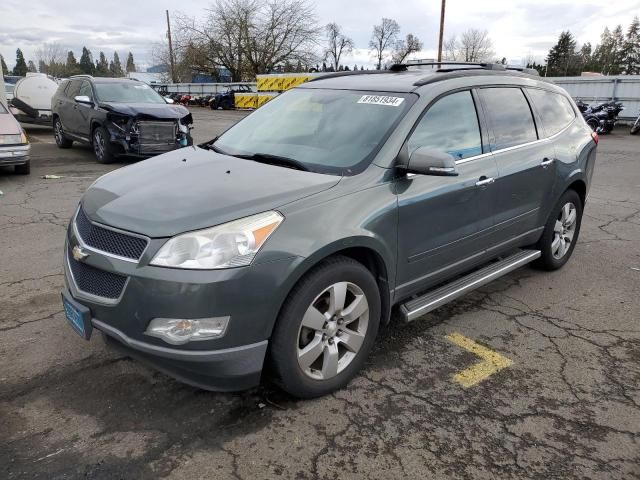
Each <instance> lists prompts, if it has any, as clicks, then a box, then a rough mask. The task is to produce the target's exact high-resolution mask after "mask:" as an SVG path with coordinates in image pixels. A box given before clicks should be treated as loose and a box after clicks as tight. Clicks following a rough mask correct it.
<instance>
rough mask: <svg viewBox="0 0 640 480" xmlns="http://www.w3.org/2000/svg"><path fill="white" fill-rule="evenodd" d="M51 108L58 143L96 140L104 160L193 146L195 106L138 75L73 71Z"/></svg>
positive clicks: (95, 146) (67, 145) (66, 144)
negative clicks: (170, 99)
mask: <svg viewBox="0 0 640 480" xmlns="http://www.w3.org/2000/svg"><path fill="white" fill-rule="evenodd" d="M51 111H52V120H53V132H54V136H55V140H56V144H57V145H58V147H60V148H70V147H71V146H72V145H73V142H74V141H77V142H83V143H90V144H91V145H92V146H93V151H94V153H95V155H96V159H97V160H98V162H100V163H111V162H112V161H114V159H115V158H117V157H120V156H130V157H137V158H149V157H153V156H155V155H159V154H161V153H165V152H168V151H170V150H175V149H177V148H181V147H186V146H189V145H193V139H192V138H191V133H190V132H191V128H192V124H193V118H192V117H191V114H190V113H189V110H187V108H185V107H183V106H181V105H171V104H168V103H167V101H166V100H165V99H164V98H163V97H162V96H161V95H159V94H158V93H157V92H156V91H154V90H153V89H152V88H151V87H150V86H149V85H147V84H146V83H143V82H138V81H136V80H130V79H126V78H95V77H92V76H90V75H77V76H73V77H71V78H69V79H68V80H65V81H63V82H62V83H61V84H60V87H59V88H58V90H57V92H56V94H55V95H54V96H53V98H52V100H51Z"/></svg>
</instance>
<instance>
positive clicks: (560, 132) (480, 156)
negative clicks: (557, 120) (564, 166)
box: [456, 117, 577, 165]
mask: <svg viewBox="0 0 640 480" xmlns="http://www.w3.org/2000/svg"><path fill="white" fill-rule="evenodd" d="M576 118H577V117H576ZM576 118H574V119H573V120H572V121H571V122H569V124H568V125H567V126H566V127H564V128H563V129H562V130H560V131H559V132H558V133H554V134H553V135H551V136H550V137H546V138H539V139H538V140H534V141H532V142H526V143H521V144H519V145H513V146H511V147H506V148H501V149H499V150H493V151H491V152H487V153H482V154H480V155H475V156H473V157H467V158H463V159H462V160H456V165H460V164H463V163H467V162H471V161H473V160H478V159H479V158H484V157H488V156H490V155H493V154H495V153H502V152H509V151H512V150H517V149H518V148H523V147H528V146H530V145H535V144H537V143H542V142H548V141H551V140H553V139H554V138H556V137H557V136H559V135H562V134H563V133H564V132H565V130H567V129H568V128H569V127H570V126H571V125H573V122H575V120H576Z"/></svg>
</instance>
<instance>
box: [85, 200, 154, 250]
mask: <svg viewBox="0 0 640 480" xmlns="http://www.w3.org/2000/svg"><path fill="white" fill-rule="evenodd" d="M75 226H76V231H77V233H78V235H79V236H80V240H82V242H83V243H84V244H85V245H86V246H88V247H90V248H93V249H95V250H99V251H101V252H105V253H107V254H111V255H115V256H118V257H123V258H125V259H130V260H140V257H141V256H142V254H143V253H144V250H145V249H146V248H147V244H148V243H149V241H148V240H147V239H146V238H143V237H137V236H133V235H128V234H126V233H122V232H117V231H115V230H111V229H109V228H104V227H101V226H99V225H96V224H94V223H92V222H91V220H89V218H87V215H86V214H85V213H84V210H83V209H82V207H80V208H79V209H78V213H77V215H76V218H75Z"/></svg>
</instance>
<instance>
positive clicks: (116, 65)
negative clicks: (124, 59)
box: [109, 52, 124, 77]
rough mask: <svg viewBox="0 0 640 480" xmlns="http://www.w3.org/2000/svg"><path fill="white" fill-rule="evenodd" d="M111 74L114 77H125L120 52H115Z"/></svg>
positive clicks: (111, 64)
mask: <svg viewBox="0 0 640 480" xmlns="http://www.w3.org/2000/svg"><path fill="white" fill-rule="evenodd" d="M109 73H110V74H111V76H112V77H123V76H124V72H123V71H122V65H121V64H120V57H119V56H118V52H113V60H111V63H110V64H109Z"/></svg>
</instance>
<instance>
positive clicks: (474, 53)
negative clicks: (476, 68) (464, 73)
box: [460, 28, 494, 62]
mask: <svg viewBox="0 0 640 480" xmlns="http://www.w3.org/2000/svg"><path fill="white" fill-rule="evenodd" d="M460 52H461V54H462V55H461V57H463V59H464V61H465V62H484V61H487V60H490V59H491V57H493V55H494V52H493V43H492V42H491V39H490V38H489V33H488V32H487V31H486V30H477V29H475V28H470V29H469V30H467V31H466V32H464V33H463V34H462V35H461V36H460Z"/></svg>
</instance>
